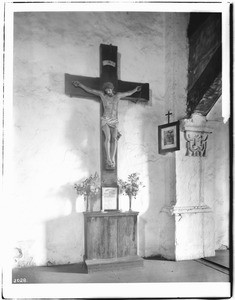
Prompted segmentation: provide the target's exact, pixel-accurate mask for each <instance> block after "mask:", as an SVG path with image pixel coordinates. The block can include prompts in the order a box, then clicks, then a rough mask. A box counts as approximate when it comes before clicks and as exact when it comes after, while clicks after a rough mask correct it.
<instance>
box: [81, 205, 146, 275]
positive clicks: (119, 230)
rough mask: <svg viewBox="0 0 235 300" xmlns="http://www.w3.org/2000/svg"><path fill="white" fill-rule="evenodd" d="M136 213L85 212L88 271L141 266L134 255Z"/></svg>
mask: <svg viewBox="0 0 235 300" xmlns="http://www.w3.org/2000/svg"><path fill="white" fill-rule="evenodd" d="M137 216H138V212H134V211H128V212H119V211H114V212H112V211H110V212H85V213H84V221H85V259H86V265H87V268H88V272H95V271H101V270H107V269H114V268H115V269H120V268H129V267H141V266H143V260H142V259H141V258H140V257H139V256H138V255H137Z"/></svg>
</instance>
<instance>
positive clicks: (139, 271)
mask: <svg viewBox="0 0 235 300" xmlns="http://www.w3.org/2000/svg"><path fill="white" fill-rule="evenodd" d="M22 278H23V279H24V281H26V282H27V283H138V282H157V283H163V282H229V281H230V277H229V251H216V256H215V257H211V258H206V259H199V260H191V261H180V262H175V261H167V260H164V259H161V258H159V257H151V258H146V259H144V266H143V267H142V268H136V269H133V268H131V269H127V270H111V271H105V272H95V273H91V274H88V273H87V269H86V266H85V265H84V264H82V263H81V264H70V265H63V266H50V267H28V268H18V269H14V270H13V278H12V279H13V283H17V281H18V280H20V279H22Z"/></svg>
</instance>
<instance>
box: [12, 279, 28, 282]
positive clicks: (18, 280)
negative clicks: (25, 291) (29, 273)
mask: <svg viewBox="0 0 235 300" xmlns="http://www.w3.org/2000/svg"><path fill="white" fill-rule="evenodd" d="M26 282H27V279H26V278H14V279H13V283H26Z"/></svg>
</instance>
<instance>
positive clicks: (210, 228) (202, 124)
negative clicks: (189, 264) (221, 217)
mask: <svg viewBox="0 0 235 300" xmlns="http://www.w3.org/2000/svg"><path fill="white" fill-rule="evenodd" d="M206 125H207V123H206V118H205V117H204V116H202V115H200V114H193V115H192V117H191V118H190V119H184V120H181V129H180V145H181V149H180V151H177V152H175V173H176V174H175V175H176V182H175V185H176V199H175V203H174V204H170V205H169V206H165V207H164V208H163V210H162V214H164V218H165V220H167V221H166V225H167V226H168V230H166V233H168V234H171V238H172V240H173V241H172V243H171V245H166V246H165V249H167V250H166V251H165V253H164V252H163V253H162V255H163V256H165V257H166V258H168V259H173V260H186V259H197V258H202V257H208V256H214V255H215V241H214V217H213V211H212V208H211V207H209V206H208V205H207V202H208V201H207V199H206V197H205V195H206V188H207V187H205V185H204V168H205V161H206V159H207V155H210V154H209V153H207V143H209V135H210V133H211V129H210V128H208V127H207V126H206Z"/></svg>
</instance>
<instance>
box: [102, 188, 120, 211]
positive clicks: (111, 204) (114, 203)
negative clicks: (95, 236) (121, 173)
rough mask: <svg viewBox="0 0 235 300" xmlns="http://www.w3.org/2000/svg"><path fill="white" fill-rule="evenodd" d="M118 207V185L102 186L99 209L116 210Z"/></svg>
mask: <svg viewBox="0 0 235 300" xmlns="http://www.w3.org/2000/svg"><path fill="white" fill-rule="evenodd" d="M118 209H119V205H118V187H102V195H101V210H102V211H112V210H113V211H117V210H118Z"/></svg>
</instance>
